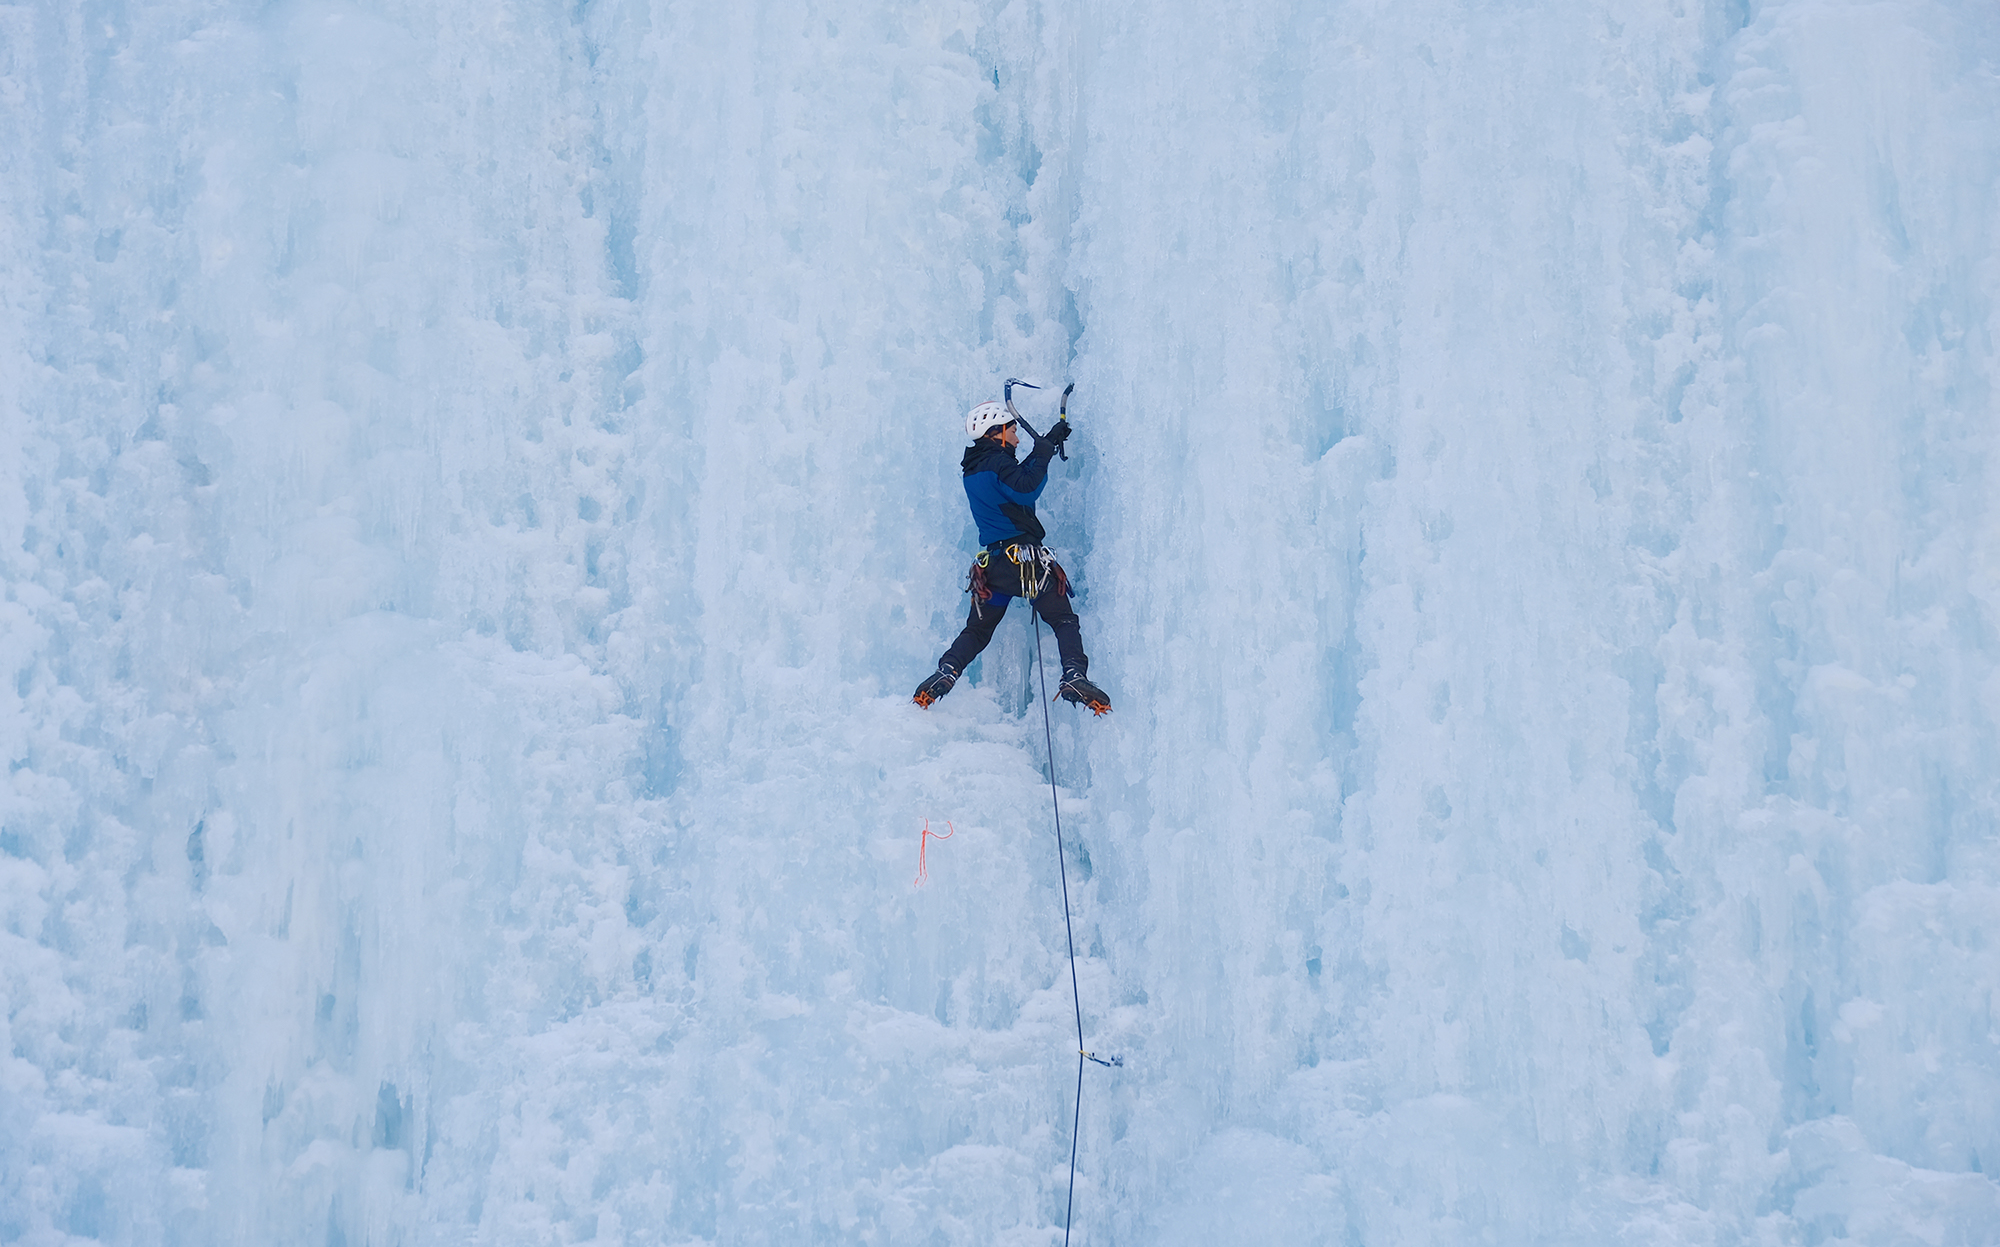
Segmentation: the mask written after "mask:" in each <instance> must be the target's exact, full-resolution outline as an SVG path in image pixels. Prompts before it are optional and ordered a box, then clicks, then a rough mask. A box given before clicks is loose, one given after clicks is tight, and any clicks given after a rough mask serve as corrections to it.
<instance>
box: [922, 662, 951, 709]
mask: <svg viewBox="0 0 2000 1247" xmlns="http://www.w3.org/2000/svg"><path fill="white" fill-rule="evenodd" d="M956 683H958V672H956V671H953V670H952V669H951V668H950V667H947V666H945V665H944V664H943V663H939V664H938V669H937V670H936V671H933V672H932V673H931V676H930V678H929V679H928V680H925V681H924V682H923V683H922V684H919V685H917V691H916V692H915V693H914V694H912V695H911V697H910V700H911V701H913V702H915V703H917V704H918V705H919V706H922V707H923V708H924V709H926V710H928V709H930V706H931V703H932V702H934V701H936V700H937V699H938V698H940V697H942V696H944V695H945V694H946V693H949V692H950V691H951V686H952V685H954V684H956Z"/></svg>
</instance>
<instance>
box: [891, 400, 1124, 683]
mask: <svg viewBox="0 0 2000 1247" xmlns="http://www.w3.org/2000/svg"><path fill="white" fill-rule="evenodd" d="M1014 384H1016V383H1013V382H1010V383H1009V384H1008V401H1007V402H1006V404H1005V405H1002V404H1000V403H994V402H985V403H981V404H979V406H977V407H974V408H973V409H972V410H971V411H970V412H969V413H967V415H966V417H965V431H966V433H967V434H968V435H969V436H970V437H971V438H972V445H971V446H969V447H967V448H966V451H965V457H964V458H963V459H961V460H960V461H959V471H960V472H961V473H962V475H963V477H964V483H965V497H966V500H967V501H968V502H970V503H971V504H972V519H973V522H974V523H976V524H978V525H979V540H980V542H981V544H982V546H983V548H982V549H981V550H980V551H979V554H978V556H977V557H976V558H974V559H973V561H972V570H971V572H970V573H969V575H968V581H969V588H970V590H971V593H972V609H971V610H970V611H969V612H967V614H966V617H965V630H964V631H963V632H960V633H959V634H958V639H957V640H955V641H953V642H952V643H951V646H950V648H948V649H946V650H945V652H944V656H943V657H941V658H939V659H938V668H937V671H936V672H934V673H933V674H932V675H931V676H930V677H929V678H928V679H926V680H925V681H924V682H923V683H922V684H919V685H917V691H916V694H915V696H914V697H913V698H912V700H914V701H915V702H916V703H917V704H918V705H919V706H929V705H930V704H931V703H932V702H934V701H936V700H937V699H938V698H940V697H942V696H944V695H945V694H946V693H949V692H950V691H951V686H952V685H953V684H956V683H957V682H958V677H959V675H960V673H962V672H963V671H964V670H965V666H966V664H967V663H969V662H971V661H972V660H973V659H975V658H977V657H979V652H980V651H981V650H983V649H985V648H986V643H987V642H988V641H991V640H992V639H993V630H994V629H995V628H997V627H999V625H1000V619H1001V616H1003V615H1005V614H1006V613H1007V607H1008V605H1009V604H1010V603H1011V602H1012V601H1013V600H1014V599H1015V598H1017V597H1022V598H1026V599H1028V601H1029V602H1030V603H1031V604H1033V606H1034V609H1035V611H1036V612H1037V613H1038V614H1040V615H1041V617H1042V619H1043V620H1044V621H1046V622H1047V623H1048V625H1049V631H1051V632H1053V633H1055V634H1056V650H1057V652H1058V653H1060V654H1061V655H1062V684H1061V685H1060V687H1059V688H1058V690H1057V695H1058V696H1060V697H1061V698H1063V700H1065V701H1071V702H1075V703H1076V704H1077V705H1079V706H1086V707H1088V708H1089V709H1090V710H1092V711H1093V712H1095V713H1097V714H1100V715H1101V714H1103V713H1104V712H1105V711H1107V710H1109V709H1111V698H1109V697H1108V696H1106V695H1105V692H1104V690H1103V689H1101V688H1099V687H1097V686H1096V685H1095V684H1092V683H1091V682H1090V681H1089V680H1087V679H1085V678H1084V675H1085V673H1086V672H1088V671H1089V670H1090V659H1089V658H1088V657H1087V656H1085V654H1084V652H1083V628H1082V626H1081V625H1079V624H1078V623H1077V619H1076V611H1074V610H1073V609H1071V607H1070V604H1069V576H1068V575H1067V574H1065V573H1064V572H1063V569H1062V564H1060V563H1058V562H1056V560H1055V555H1053V554H1051V553H1050V552H1049V550H1048V548H1047V547H1046V546H1044V545H1043V544H1042V539H1043V538H1044V537H1045V536H1047V535H1048V534H1047V530H1046V529H1044V528H1043V527H1042V522H1041V521H1040V520H1038V519H1036V518H1035V499H1037V498H1039V497H1041V496H1042V490H1043V489H1044V488H1045V487H1046V486H1047V485H1048V483H1049V460H1050V459H1052V458H1054V457H1055V454H1056V451H1057V450H1058V449H1059V448H1060V447H1061V446H1062V444H1063V442H1064V441H1065V440H1067V439H1068V437H1069V432H1070V429H1069V417H1068V415H1067V408H1068V403H1067V395H1068V391H1067V390H1065V391H1064V392H1063V393H1064V395H1065V403H1064V409H1065V414H1064V415H1063V416H1062V417H1060V418H1058V419H1057V421H1056V422H1055V424H1054V425H1052V426H1050V428H1049V431H1048V432H1047V433H1046V434H1039V435H1038V434H1036V433H1035V430H1034V428H1033V427H1032V426H1030V425H1027V424H1025V423H1024V422H1023V421H1022V420H1021V419H1020V413H1018V412H1016V411H1015V410H1014V404H1013V395H1012V391H1013V386H1014ZM1023 428H1025V429H1026V430H1027V432H1028V435H1029V436H1030V437H1033V438H1034V439H1035V448H1034V449H1033V450H1031V451H1029V452H1028V457H1027V459H1026V460H1024V461H1016V460H1015V458H1014V448H1015V447H1016V446H1018V445H1020V444H1021V435H1020V432H1019V430H1020V429H1023Z"/></svg>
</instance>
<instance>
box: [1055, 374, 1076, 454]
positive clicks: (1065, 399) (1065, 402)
mask: <svg viewBox="0 0 2000 1247" xmlns="http://www.w3.org/2000/svg"><path fill="white" fill-rule="evenodd" d="M1075 388H1076V382H1074V381H1072V382H1070V383H1069V384H1068V385H1066V386H1064V387H1063V396H1062V406H1061V407H1060V408H1058V409H1057V411H1056V419H1058V420H1064V421H1067V420H1068V419H1069V395H1070V391H1072V390H1074V389H1075ZM1056 453H1057V454H1059V455H1061V456H1062V457H1063V462H1064V463H1068V462H1069V446H1068V445H1067V444H1064V445H1061V446H1058V447H1056Z"/></svg>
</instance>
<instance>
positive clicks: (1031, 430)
mask: <svg viewBox="0 0 2000 1247" xmlns="http://www.w3.org/2000/svg"><path fill="white" fill-rule="evenodd" d="M1017 385H1018V386H1023V387H1025V388H1027V389H1030V390H1039V389H1041V388H1042V387H1041V386H1039V385H1036V384H1035V383H1034V382H1032V381H1022V380H1020V379H1019V378H1016V377H1009V378H1007V385H1006V387H1005V388H1004V389H1002V390H1001V394H1002V395H1003V396H1005V398H1006V400H1007V414H1008V415H1010V416H1012V417H1014V420H1015V421H1016V422H1017V423H1018V424H1019V425H1020V426H1021V427H1022V428H1024V429H1026V430H1027V431H1028V436H1029V437H1032V438H1034V439H1035V440H1036V441H1038V442H1039V441H1041V440H1042V435H1041V434H1040V433H1037V432H1035V426H1034V425H1032V424H1029V423H1028V422H1027V421H1026V420H1023V419H1021V413H1020V411H1019V410H1018V409H1017V408H1016V407H1015V406H1014V387H1015V386H1017ZM1075 388H1076V382H1074V381H1072V382H1070V383H1069V384H1068V385H1066V386H1064V387H1063V392H1062V409H1061V410H1060V411H1058V412H1057V413H1056V419H1058V420H1067V419H1069V392H1070V391H1071V390H1074V389H1075ZM1056 453H1057V454H1059V455H1061V456H1062V457H1063V462H1065V463H1067V462H1069V448H1068V447H1067V446H1062V445H1058V446H1057V447H1056Z"/></svg>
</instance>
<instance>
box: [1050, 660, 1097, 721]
mask: <svg viewBox="0 0 2000 1247" xmlns="http://www.w3.org/2000/svg"><path fill="white" fill-rule="evenodd" d="M1056 696H1058V697H1060V698H1062V699H1063V700H1064V701H1070V702H1075V703H1076V704H1077V705H1079V706H1082V707H1084V708H1085V709H1087V710H1089V711H1090V712H1091V713H1092V714H1095V715H1103V714H1108V713H1110V710H1111V697H1110V695H1109V694H1108V693H1106V692H1105V691H1104V690H1103V689H1101V688H1099V687H1097V686H1096V685H1095V684H1092V683H1091V682H1090V681H1089V680H1086V679H1084V678H1083V673H1082V672H1081V671H1067V672H1064V673H1063V679H1062V685H1061V687H1059V688H1057V689H1056Z"/></svg>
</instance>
